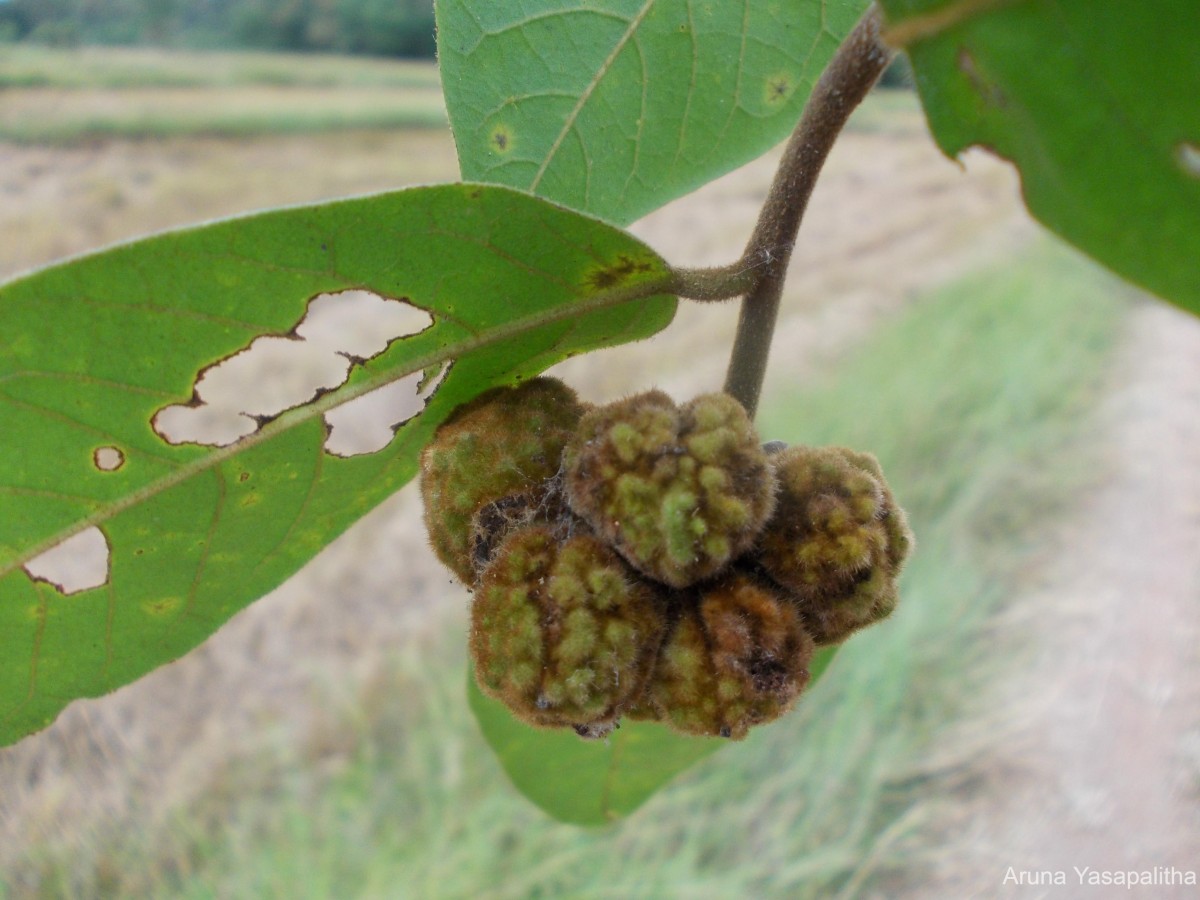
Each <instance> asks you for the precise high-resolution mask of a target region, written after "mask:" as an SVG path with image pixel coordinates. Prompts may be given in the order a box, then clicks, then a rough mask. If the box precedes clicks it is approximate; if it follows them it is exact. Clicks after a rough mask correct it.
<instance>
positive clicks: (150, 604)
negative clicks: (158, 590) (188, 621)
mask: <svg viewBox="0 0 1200 900" xmlns="http://www.w3.org/2000/svg"><path fill="white" fill-rule="evenodd" d="M179 605H180V600H179V598H178V597H159V598H158V599H157V600H147V601H146V602H145V603H143V604H142V611H143V612H145V613H146V615H148V616H154V617H156V618H162V617H163V616H168V615H170V614H171V613H172V612H174V611H175V610H177V609H178V608H179Z"/></svg>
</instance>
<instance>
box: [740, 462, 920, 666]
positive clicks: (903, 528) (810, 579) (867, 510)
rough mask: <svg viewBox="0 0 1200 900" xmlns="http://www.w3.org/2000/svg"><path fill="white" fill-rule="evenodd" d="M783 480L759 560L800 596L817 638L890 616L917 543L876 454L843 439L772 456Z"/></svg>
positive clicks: (839, 636) (825, 639)
mask: <svg viewBox="0 0 1200 900" xmlns="http://www.w3.org/2000/svg"><path fill="white" fill-rule="evenodd" d="M771 459H772V463H773V465H774V467H775V478H776V482H777V483H778V485H779V493H778V497H777V500H776V506H775V512H774V514H773V515H772V517H771V519H770V521H769V522H768V523H767V526H766V528H765V529H764V530H763V535H762V537H761V539H760V541H759V553H758V556H757V562H758V563H759V565H760V566H761V568H762V570H763V571H764V572H766V573H767V574H768V575H769V576H770V578H771V579H772V580H773V581H774V582H776V583H777V584H779V585H780V586H781V587H783V588H785V589H786V591H787V592H788V594H789V595H790V596H791V597H792V598H793V599H794V600H795V602H796V603H797V605H798V608H799V609H800V612H801V614H802V615H803V617H804V619H805V622H806V623H807V626H808V628H809V630H810V631H811V632H812V635H813V637H814V638H815V639H816V641H817V643H818V644H819V645H824V644H834V643H838V642H840V641H842V640H845V638H846V637H848V636H849V635H850V634H851V633H853V632H854V631H856V630H858V629H859V628H862V627H864V626H866V625H870V624H871V623H873V622H877V621H879V620H880V619H882V618H884V617H886V616H888V615H889V614H890V613H891V612H892V611H893V610H894V609H895V607H896V603H897V600H898V592H897V589H896V578H897V576H898V575H899V572H900V568H901V567H902V565H903V564H904V560H905V558H906V557H907V556H908V553H909V551H910V549H911V547H912V543H913V539H912V533H911V532H910V531H909V530H908V525H907V522H906V521H905V516H904V511H903V510H902V509H900V507H899V506H897V505H896V501H895V498H894V497H893V496H892V492H891V490H890V489H889V488H888V485H887V482H886V481H884V478H883V472H882V471H881V469H880V467H879V463H878V461H877V460H876V459H875V458H874V457H873V456H870V455H868V454H865V453H857V452H855V451H853V450H847V449H845V448H842V447H821V448H814V447H791V448H789V449H787V450H784V451H782V452H780V453H777V454H775V455H774V456H772V458H771Z"/></svg>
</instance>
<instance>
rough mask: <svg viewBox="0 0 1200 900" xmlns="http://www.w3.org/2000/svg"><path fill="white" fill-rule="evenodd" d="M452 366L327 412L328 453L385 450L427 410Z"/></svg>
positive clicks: (358, 453)
mask: <svg viewBox="0 0 1200 900" xmlns="http://www.w3.org/2000/svg"><path fill="white" fill-rule="evenodd" d="M450 366H451V363H449V362H446V363H443V364H442V365H440V366H435V367H433V369H431V370H429V371H426V372H413V373H412V374H411V375H407V376H405V377H404V378H401V379H399V380H397V381H393V382H392V383H391V384H385V385H384V386H383V387H381V388H376V389H375V390H373V391H371V392H370V393H367V394H363V395H362V396H361V397H355V398H354V399H353V400H351V401H350V402H349V403H343V404H342V405H341V406H339V407H338V408H337V409H334V410H330V411H329V412H327V413H326V414H325V423H326V424H327V425H328V426H329V429H330V430H329V437H328V438H326V440H325V449H326V451H328V452H329V453H332V454H334V455H336V456H361V455H362V454H364V453H375V452H377V451H379V450H382V449H383V448H384V447H386V446H387V445H388V444H389V443H391V440H392V438H394V437H395V436H396V431H397V430H398V429H399V428H400V426H401V425H403V424H404V423H405V422H407V421H408V420H409V419H411V418H413V416H416V415H418V414H419V413H420V412H421V411H422V410H423V409H425V404H426V403H427V402H428V401H429V398H430V397H432V396H433V392H434V391H436V390H437V389H438V387H439V385H441V383H442V381H443V380H444V379H445V377H446V373H447V372H449V371H450Z"/></svg>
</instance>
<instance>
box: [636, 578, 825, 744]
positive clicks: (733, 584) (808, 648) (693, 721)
mask: <svg viewBox="0 0 1200 900" xmlns="http://www.w3.org/2000/svg"><path fill="white" fill-rule="evenodd" d="M681 599H682V602H680V603H679V604H678V610H677V618H676V620H675V621H674V623H673V626H672V628H671V631H670V632H669V633H668V635H667V638H666V641H665V642H664V643H663V647H662V650H661V651H660V652H659V658H658V663H657V665H656V666H655V668H654V673H653V675H652V676H651V678H650V682H649V684H648V686H647V688H646V694H645V696H644V697H643V699H642V701H641V702H640V703H639V704H638V708H637V710H636V711H634V713H633V717H634V718H657V719H660V720H662V721H663V722H665V723H666V724H667V725H669V726H670V727H672V728H674V729H675V730H677V731H681V732H683V733H685V734H694V735H709V736H720V737H730V738H733V739H735V740H740V739H741V738H744V737H745V736H746V733H747V732H748V731H749V729H750V728H751V727H753V726H754V725H758V724H761V723H764V722H770V721H772V720H774V719H776V718H778V717H779V716H781V715H783V714H784V713H785V712H787V711H788V710H789V709H791V708H792V706H793V705H794V704H795V702H796V698H797V697H799V696H800V693H801V692H802V691H803V690H804V687H805V685H807V684H808V678H809V672H808V666H809V663H810V661H811V660H812V655H813V646H814V645H813V640H812V638H811V637H810V636H809V635H808V633H807V632H806V631H805V628H804V624H803V622H802V621H801V619H800V616H799V614H798V613H797V610H796V608H795V605H794V604H792V603H790V602H788V601H787V600H785V599H783V598H782V597H780V596H779V593H778V591H777V589H775V588H773V587H771V586H769V585H766V584H764V583H762V582H760V581H757V580H755V579H754V578H753V577H751V576H750V575H747V574H745V573H735V574H732V575H729V576H727V577H725V578H723V579H721V580H720V581H718V582H716V583H715V584H713V585H711V586H708V587H707V588H705V589H704V590H703V591H702V592H701V593H700V596H699V598H698V602H696V600H697V598H694V597H685V598H681Z"/></svg>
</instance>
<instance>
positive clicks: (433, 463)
mask: <svg viewBox="0 0 1200 900" xmlns="http://www.w3.org/2000/svg"><path fill="white" fill-rule="evenodd" d="M583 412H584V407H583V405H582V404H581V403H580V402H579V400H578V398H577V397H576V395H575V392H574V391H572V390H571V389H570V388H569V387H567V386H566V385H565V384H563V383H562V382H561V381H558V380H557V379H553V378H535V379H533V380H531V381H528V382H526V383H524V384H522V385H520V386H519V387H515V388H509V387H503V388H494V389H492V390H490V391H485V392H484V393H482V394H480V395H479V396H478V397H476V398H475V399H474V400H472V401H471V402H470V403H468V404H466V405H464V406H462V407H460V408H459V409H457V410H455V411H454V413H452V414H451V416H450V418H448V419H447V420H446V421H445V422H444V423H442V425H441V427H439V428H438V430H437V433H436V434H435V435H434V439H433V441H432V442H431V443H430V444H429V446H427V447H426V448H425V451H424V453H423V454H422V456H421V497H422V499H423V500H424V503H425V525H426V529H427V530H428V532H429V539H430V543H431V544H432V545H433V549H434V552H435V553H437V556H438V559H440V560H441V561H442V562H443V563H444V564H445V565H446V566H447V567H449V568H450V569H451V570H452V571H453V572H454V573H455V574H456V575H457V576H458V577H459V578H460V579H461V580H462V582H463V583H464V584H467V585H470V584H472V583H474V580H475V566H474V559H475V555H474V553H473V550H474V545H475V543H476V535H475V534H474V522H473V520H474V517H475V514H476V513H477V512H479V510H480V509H482V508H483V507H484V506H486V505H488V504H490V503H493V502H495V501H497V500H500V499H501V498H505V497H509V496H515V495H525V496H526V497H527V498H529V497H536V496H537V492H538V491H539V490H541V485H542V484H543V482H545V481H546V480H547V479H549V478H551V477H552V476H554V475H555V473H557V472H558V468H559V463H560V460H561V457H562V451H563V447H564V446H565V445H566V443H567V441H568V440H569V439H570V437H571V435H572V434H573V433H574V430H575V427H576V425H577V424H578V423H579V418H580V416H582V415H583ZM526 502H527V503H530V502H533V501H528V500H527V501H526Z"/></svg>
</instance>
